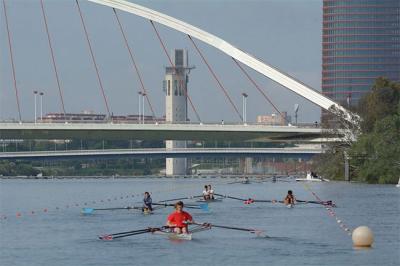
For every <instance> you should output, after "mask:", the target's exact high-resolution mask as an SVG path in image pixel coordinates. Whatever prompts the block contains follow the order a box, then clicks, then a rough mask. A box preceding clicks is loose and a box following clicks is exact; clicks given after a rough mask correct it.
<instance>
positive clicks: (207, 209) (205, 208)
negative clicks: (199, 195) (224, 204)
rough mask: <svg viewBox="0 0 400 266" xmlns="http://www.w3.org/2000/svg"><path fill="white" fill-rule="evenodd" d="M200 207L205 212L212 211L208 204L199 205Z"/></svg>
mask: <svg viewBox="0 0 400 266" xmlns="http://www.w3.org/2000/svg"><path fill="white" fill-rule="evenodd" d="M199 207H200V209H201V210H203V211H205V212H208V211H209V210H210V209H209V208H208V203H201V204H200V205H199Z"/></svg>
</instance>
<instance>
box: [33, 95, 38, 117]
mask: <svg viewBox="0 0 400 266" xmlns="http://www.w3.org/2000/svg"><path fill="white" fill-rule="evenodd" d="M37 94H38V91H33V97H34V101H35V113H34V114H35V117H34V121H35V124H36V95H37Z"/></svg>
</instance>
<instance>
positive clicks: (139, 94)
mask: <svg viewBox="0 0 400 266" xmlns="http://www.w3.org/2000/svg"><path fill="white" fill-rule="evenodd" d="M140 96H142V92H141V91H139V92H138V97H139V113H138V124H140V123H141V122H140V121H141V119H142V116H141V114H140V112H141V110H142V109H141V107H140V102H141V99H140Z"/></svg>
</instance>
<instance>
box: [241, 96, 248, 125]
mask: <svg viewBox="0 0 400 266" xmlns="http://www.w3.org/2000/svg"><path fill="white" fill-rule="evenodd" d="M242 96H243V97H242V98H243V106H242V109H243V110H242V112H243V122H244V123H245V124H246V122H247V110H246V109H247V97H248V96H249V95H248V94H247V93H245V92H243V93H242Z"/></svg>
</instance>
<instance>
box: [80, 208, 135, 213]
mask: <svg viewBox="0 0 400 266" xmlns="http://www.w3.org/2000/svg"><path fill="white" fill-rule="evenodd" d="M131 209H134V210H141V209H142V208H140V207H116V208H102V209H96V208H83V209H82V213H83V214H91V213H93V212H94V211H114V210H131Z"/></svg>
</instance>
